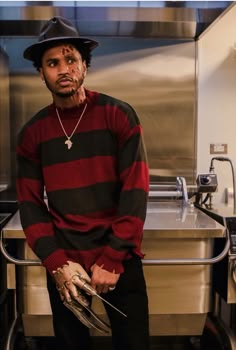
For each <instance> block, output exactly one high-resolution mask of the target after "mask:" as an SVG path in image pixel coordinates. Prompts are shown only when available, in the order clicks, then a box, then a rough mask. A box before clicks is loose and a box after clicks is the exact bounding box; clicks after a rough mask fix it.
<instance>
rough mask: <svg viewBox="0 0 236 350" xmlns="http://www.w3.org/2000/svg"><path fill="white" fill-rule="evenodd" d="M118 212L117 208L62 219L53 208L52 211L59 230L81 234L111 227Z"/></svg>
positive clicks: (67, 216)
mask: <svg viewBox="0 0 236 350" xmlns="http://www.w3.org/2000/svg"><path fill="white" fill-rule="evenodd" d="M116 211H117V210H116V208H109V209H108V210H103V211H96V212H93V213H90V214H86V215H72V214H67V215H65V216H63V217H62V216H61V215H58V213H56V212H55V211H53V209H52V208H51V209H50V213H51V215H52V217H53V221H54V223H55V225H56V227H57V228H58V229H59V230H60V229H64V228H68V229H72V230H77V231H81V232H88V231H90V230H93V229H100V228H101V227H110V226H111V223H112V221H113V220H114V219H115V218H116Z"/></svg>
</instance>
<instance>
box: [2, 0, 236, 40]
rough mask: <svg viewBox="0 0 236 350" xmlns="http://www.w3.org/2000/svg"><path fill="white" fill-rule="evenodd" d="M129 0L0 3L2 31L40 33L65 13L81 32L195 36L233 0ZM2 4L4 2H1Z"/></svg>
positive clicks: (6, 33) (9, 33)
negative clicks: (210, 0)
mask: <svg viewBox="0 0 236 350" xmlns="http://www.w3.org/2000/svg"><path fill="white" fill-rule="evenodd" d="M188 3H189V2H185V1H179V2H177V3H176V2H171V3H169V4H168V2H162V1H161V2H158V1H155V2H152V3H151V5H150V2H149V6H146V5H145V2H139V1H137V2H133V3H132V2H130V4H129V6H127V5H125V6H124V3H122V2H120V5H119V4H118V2H116V6H114V5H112V3H110V4H109V2H108V3H107V4H106V5H105V6H104V5H103V6H101V5H99V2H98V3H97V4H96V5H93V6H91V5H89V2H86V1H83V2H82V5H81V2H76V1H75V2H72V4H71V5H69V4H68V2H66V1H64V2H61V3H60V2H57V5H56V6H53V5H52V3H50V2H46V1H45V4H44V5H42V2H39V1H35V2H31V3H30V5H28V6H27V4H23V5H22V4H20V5H19V6H15V7H12V6H6V3H5V6H0V25H1V33H2V35H4V36H8V35H26V36H34V35H37V33H38V31H37V29H38V27H39V26H40V25H43V24H44V22H45V21H46V20H47V19H48V18H50V17H53V16H64V17H67V18H68V19H70V20H72V21H74V22H75V24H76V25H77V26H78V27H79V29H80V33H81V35H105V36H107V35H108V36H123V35H124V36H134V37H135V36H137V37H138V36H139V37H140V36H141V37H159V38H160V37H164V38H185V39H186V38H188V39H189V38H196V37H197V36H198V35H199V34H200V33H202V32H203V31H204V30H205V29H206V28H207V27H208V26H209V25H210V24H211V23H212V22H213V21H214V20H215V19H216V18H217V17H218V16H220V15H221V13H222V12H223V11H224V10H225V8H227V7H228V6H229V5H230V4H231V1H225V2H221V4H218V5H217V4H215V5H214V6H209V5H207V4H204V2H202V1H196V2H194V3H195V5H194V6H193V5H192V6H191V5H189V4H188ZM0 5H1V3H0Z"/></svg>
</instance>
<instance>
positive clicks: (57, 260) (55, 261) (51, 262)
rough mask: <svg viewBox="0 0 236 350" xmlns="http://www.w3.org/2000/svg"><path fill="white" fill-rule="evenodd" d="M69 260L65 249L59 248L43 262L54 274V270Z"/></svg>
mask: <svg viewBox="0 0 236 350" xmlns="http://www.w3.org/2000/svg"><path fill="white" fill-rule="evenodd" d="M68 260H69V258H68V256H67V255H66V254H65V251H64V250H62V249H58V250H56V251H55V252H54V253H52V254H50V255H49V256H48V257H47V258H46V259H45V260H43V261H42V264H43V266H45V267H46V269H47V270H48V272H49V273H50V274H51V275H52V274H53V273H52V272H53V271H55V270H56V269H57V268H58V267H61V266H62V265H65V264H66V263H67V261H68Z"/></svg>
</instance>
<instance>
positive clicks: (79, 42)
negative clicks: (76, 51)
mask: <svg viewBox="0 0 236 350" xmlns="http://www.w3.org/2000/svg"><path fill="white" fill-rule="evenodd" d="M58 42H69V43H71V44H73V45H74V46H75V47H81V48H84V49H87V50H89V51H92V50H93V49H95V47H97V46H98V42H97V41H95V40H91V39H87V38H82V37H80V36H79V33H78V31H77V29H76V28H75V27H74V26H73V24H72V23H71V22H70V21H68V20H67V19H65V18H63V17H59V16H57V17H53V18H51V19H50V20H49V21H48V22H47V23H46V24H45V25H44V26H43V27H42V29H41V31H40V34H39V38H38V42H37V43H35V44H33V45H31V46H29V47H28V48H27V49H25V51H24V53H23V56H24V58H26V59H27V60H30V61H36V60H38V59H39V58H40V57H41V56H42V54H43V52H44V51H45V49H47V48H48V47H50V46H52V45H54V43H55V44H57V43H58Z"/></svg>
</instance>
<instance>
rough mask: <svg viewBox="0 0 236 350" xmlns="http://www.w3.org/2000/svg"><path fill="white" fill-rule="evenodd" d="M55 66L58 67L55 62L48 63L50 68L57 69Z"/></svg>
mask: <svg viewBox="0 0 236 350" xmlns="http://www.w3.org/2000/svg"><path fill="white" fill-rule="evenodd" d="M55 65H56V62H54V61H51V62H49V63H48V66H49V67H55Z"/></svg>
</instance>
